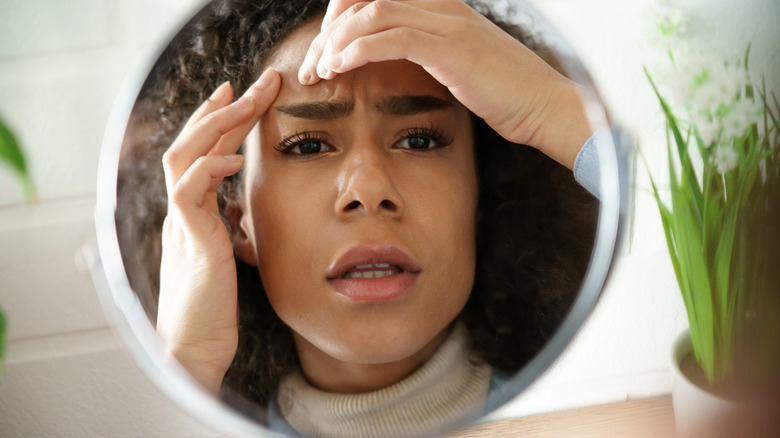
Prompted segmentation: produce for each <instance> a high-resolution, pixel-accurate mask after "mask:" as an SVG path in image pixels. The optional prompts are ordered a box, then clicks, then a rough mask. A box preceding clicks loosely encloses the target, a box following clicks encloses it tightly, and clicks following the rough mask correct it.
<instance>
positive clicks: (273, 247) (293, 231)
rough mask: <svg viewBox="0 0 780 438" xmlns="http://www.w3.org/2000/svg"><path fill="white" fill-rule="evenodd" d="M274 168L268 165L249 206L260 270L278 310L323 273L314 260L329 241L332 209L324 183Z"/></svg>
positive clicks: (269, 294) (270, 297)
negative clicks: (327, 225) (325, 240)
mask: <svg viewBox="0 0 780 438" xmlns="http://www.w3.org/2000/svg"><path fill="white" fill-rule="evenodd" d="M271 167H272V166H266V169H265V173H264V178H262V180H260V181H257V184H256V189H255V191H254V192H253V194H252V196H251V198H250V202H251V203H252V211H253V216H254V218H255V220H254V229H255V251H256V255H257V260H258V269H259V271H260V276H261V278H262V280H263V285H264V287H265V289H266V292H267V293H268V296H269V299H270V300H271V302H272V304H273V305H274V307H277V305H283V304H281V303H280V302H279V300H284V299H289V298H292V297H289V294H288V292H289V291H291V290H298V289H306V288H307V287H306V286H307V284H308V283H307V282H312V281H314V279H315V278H314V277H315V276H316V274H318V267H317V264H316V260H315V258H314V256H315V254H317V252H318V251H319V248H320V247H321V242H322V240H323V238H324V237H325V233H324V232H323V227H324V226H325V222H326V221H327V218H326V217H324V215H325V214H326V213H327V212H328V210H329V209H328V204H327V199H328V193H327V192H328V189H327V187H325V186H323V184H322V182H321V181H318V180H317V179H316V178H312V177H307V176H306V175H305V174H304V175H299V174H296V173H294V172H285V171H283V169H273V168H271ZM309 286H310V285H309ZM286 297H287V298H286Z"/></svg>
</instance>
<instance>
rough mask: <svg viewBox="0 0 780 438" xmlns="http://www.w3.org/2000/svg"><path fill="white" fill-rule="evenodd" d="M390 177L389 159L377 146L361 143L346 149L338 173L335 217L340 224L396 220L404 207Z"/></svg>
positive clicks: (391, 169) (390, 164) (391, 173)
mask: <svg viewBox="0 0 780 438" xmlns="http://www.w3.org/2000/svg"><path fill="white" fill-rule="evenodd" d="M393 174H394V170H393V166H392V163H391V156H390V154H389V153H388V152H387V151H386V150H385V149H384V148H382V147H381V146H379V145H377V144H373V143H368V142H363V143H361V144H358V145H355V146H354V147H352V148H350V150H349V152H347V153H346V154H345V158H344V161H343V163H342V165H341V169H340V172H339V178H338V196H337V199H336V205H335V209H336V215H337V216H338V217H340V218H341V219H342V220H344V221H349V220H353V219H357V218H359V217H364V216H383V217H388V218H392V219H400V217H401V215H402V213H403V207H404V205H403V199H402V197H401V194H400V192H399V190H398V188H397V186H396V179H395V177H394V175H393Z"/></svg>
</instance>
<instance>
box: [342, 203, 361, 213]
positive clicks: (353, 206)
mask: <svg viewBox="0 0 780 438" xmlns="http://www.w3.org/2000/svg"><path fill="white" fill-rule="evenodd" d="M358 208H360V201H352V202H350V203H349V204H347V206H346V207H345V208H344V211H352V210H357V209H358Z"/></svg>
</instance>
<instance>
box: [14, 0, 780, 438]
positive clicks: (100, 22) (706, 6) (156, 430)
mask: <svg viewBox="0 0 780 438" xmlns="http://www.w3.org/2000/svg"><path fill="white" fill-rule="evenodd" d="M652 1H653V0H637V1H631V2H626V1H619V0H533V1H532V3H533V4H534V5H536V6H537V7H538V8H540V9H541V10H542V11H543V12H544V13H546V14H547V15H548V17H549V19H550V21H552V22H553V24H555V25H556V26H558V27H559V28H560V29H561V31H562V32H563V34H564V35H565V36H566V37H567V38H568V40H569V42H570V43H571V44H572V45H573V46H574V47H575V48H576V49H577V51H578V52H579V53H580V54H581V56H582V59H583V61H584V63H585V64H586V66H588V67H589V68H590V70H591V73H592V75H593V76H594V78H595V80H596V83H597V85H599V87H600V88H601V92H602V93H603V96H604V98H605V100H606V102H607V103H608V106H609V108H610V110H611V115H612V116H613V118H614V120H615V121H616V122H618V123H619V124H621V125H622V126H624V127H626V128H627V129H628V130H629V131H630V132H631V133H632V134H633V135H634V136H635V137H636V139H637V142H638V144H639V146H640V147H641V148H642V149H643V150H644V151H645V154H646V155H647V157H648V159H649V160H650V162H651V164H652V165H654V166H660V163H661V160H662V157H663V149H664V147H665V144H664V140H663V130H662V129H663V123H662V119H661V117H660V115H659V113H658V110H657V104H656V102H655V101H654V99H653V96H652V94H651V91H650V89H649V87H648V86H647V84H646V80H645V79H644V76H643V74H642V70H641V66H642V63H643V62H645V60H646V59H647V56H649V55H648V54H647V48H646V47H647V40H646V38H645V36H644V35H643V34H642V29H644V23H646V22H647V20H648V13H647V8H646V7H647V6H648V5H649V4H650V3H651V2H652ZM194 3H198V0H113V1H110V2H106V1H103V0H69V1H68V2H62V1H58V0H35V1H23V0H0V116H2V117H3V119H4V120H5V121H6V122H7V123H9V124H10V125H11V126H12V127H13V128H14V129H15V131H16V133H17V135H18V136H19V138H20V140H21V142H22V144H23V145H24V147H25V148H26V150H27V153H28V156H29V158H30V166H31V168H32V173H33V178H34V180H35V182H36V185H37V187H38V191H39V197H40V201H39V202H38V203H37V204H35V205H25V204H23V203H22V197H21V192H20V190H18V189H17V187H16V182H15V181H14V180H13V179H12V178H11V177H10V176H9V175H8V172H6V171H4V170H2V171H0V188H2V189H1V190H0V248H2V250H0V306H2V307H3V308H4V310H5V313H6V315H7V317H8V322H9V330H10V331H9V339H10V345H9V346H8V351H7V357H6V370H5V376H4V377H3V379H2V380H0V435H2V436H11V437H16V436H20V437H21V436H25V437H26V436H52V435H56V436H65V437H67V436H79V437H80V436H139V437H141V436H144V437H145V436H182V437H184V436H187V437H199V436H204V437H205V436H219V435H220V434H219V433H218V432H216V431H215V429H213V428H212V427H210V426H206V425H204V424H202V423H201V422H200V421H199V420H196V419H193V418H192V417H190V416H189V415H188V414H186V413H184V412H182V411H181V410H180V409H179V408H178V407H176V406H174V405H173V404H172V403H171V402H169V401H168V400H167V399H165V398H164V397H163V396H162V395H161V394H160V392H159V391H158V390H157V389H156V388H154V387H153V385H152V384H151V383H149V380H148V379H147V378H146V377H145V376H144V375H143V374H142V373H141V372H140V371H139V370H138V367H137V366H136V365H135V363H134V362H133V360H132V359H131V358H130V357H129V356H128V354H127V353H126V352H125V351H124V349H123V347H122V346H121V345H120V344H119V343H118V342H117V341H116V339H115V338H114V335H113V334H112V332H111V330H110V327H109V323H107V321H106V320H105V317H104V316H103V313H102V310H101V308H100V305H99V302H98V298H97V294H96V292H95V290H94V286H93V285H92V282H91V280H90V278H89V276H88V274H86V273H84V272H80V271H78V270H77V269H76V264H75V262H74V259H75V254H76V252H77V250H78V248H79V247H80V246H81V245H82V244H83V243H84V242H86V241H87V240H88V239H89V238H90V237H92V236H94V233H95V231H94V225H93V222H92V208H93V206H94V203H95V181H96V169H97V162H98V154H99V145H100V142H101V138H102V134H103V128H104V125H105V123H106V120H107V118H108V113H109V111H110V108H111V105H112V101H113V99H114V96H115V95H116V93H117V91H118V89H119V86H120V83H121V81H122V79H123V75H124V74H125V73H126V72H127V71H128V69H129V68H130V65H131V63H132V62H133V61H134V60H137V59H139V58H141V57H143V56H144V55H146V54H148V53H149V51H150V50H154V44H153V43H154V42H155V41H158V40H159V39H160V38H162V37H163V36H164V35H166V34H168V33H169V32H170V31H171V28H172V26H174V23H176V22H178V21H179V20H180V19H181V14H182V13H183V11H185V10H186V9H187V7H188V5H192V4H194ZM673 4H676V5H678V6H679V7H680V8H681V9H683V10H684V11H686V12H688V14H689V15H690V16H691V22H690V24H689V28H690V30H691V31H695V32H698V34H699V35H700V37H699V38H700V39H701V40H702V41H706V45H707V47H708V48H710V49H711V50H712V51H714V52H717V53H724V54H726V55H728V56H732V57H733V56H739V55H741V54H742V51H743V49H744V44H745V42H746V41H747V40H752V41H753V52H752V53H753V55H752V60H753V62H752V67H753V68H754V72H762V71H763V72H770V73H771V72H775V74H774V75H771V74H767V76H769V77H774V78H779V77H780V75H778V74H777V72H780V68H779V65H778V62H780V61H778V60H780V53H778V46H777V44H776V43H775V42H774V40H775V39H776V31H775V29H774V26H775V25H776V23H777V22H778V18H780V3H779V2H776V1H774V0H747V1H744V0H743V1H737V0H713V1H705V0H678V1H677V2H673ZM770 55H771V56H770ZM768 60H773V61H768ZM775 89H780V88H778V87H777V84H776V86H775ZM638 174H640V178H639V180H638V183H637V184H638V185H639V187H640V189H639V190H638V192H637V193H636V195H635V205H634V213H635V214H634V220H633V223H632V224H631V229H630V240H629V243H630V244H629V245H628V246H626V247H625V248H624V250H623V252H622V253H621V254H619V255H618V258H617V260H616V267H615V269H614V271H613V274H612V276H611V278H610V279H609V280H608V283H607V286H606V288H605V291H604V294H603V298H602V299H601V301H600V302H599V304H598V306H597V308H596V309H595V311H594V313H593V315H592V317H591V318H590V319H589V321H588V322H587V323H586V325H585V326H584V327H583V329H582V331H581V332H580V333H579V334H578V336H577V337H576V338H575V341H574V343H573V344H572V345H571V347H570V348H569V349H568V350H567V351H566V353H565V354H564V356H563V357H562V358H561V359H560V360H559V361H558V362H557V363H556V364H555V365H554V366H553V367H552V368H551V369H550V370H549V372H548V373H547V374H546V375H545V376H544V377H543V378H542V379H540V380H539V381H538V382H537V383H536V384H535V385H534V386H533V387H532V388H531V389H530V390H529V391H527V392H526V393H525V394H523V395H521V396H520V397H519V398H518V399H517V400H516V401H515V402H513V403H512V404H511V405H510V406H509V407H508V408H506V409H505V410H503V411H502V412H501V413H500V414H499V415H500V416H516V415H524V414H532V413H539V412H545V411H552V410H560V409H565V408H570V407H575V406H583V405H593V404H599V403H605V402H612V401H619V400H625V399H627V398H635V397H644V396H648V395H655V394H661V393H665V392H668V391H669V388H670V381H669V373H668V371H667V364H666V360H667V352H668V348H669V344H670V341H671V339H672V338H673V337H674V336H675V335H676V334H677V333H678V332H679V331H680V330H681V329H682V328H684V327H685V326H686V325H687V323H686V320H685V315H684V311H683V309H682V304H681V300H680V298H679V297H678V291H677V287H676V285H675V282H674V275H673V272H672V270H671V266H670V264H669V262H668V261H667V256H666V254H665V244H664V243H663V236H662V232H661V229H660V226H659V221H658V218H657V214H656V211H655V207H654V205H653V201H652V200H651V198H650V197H649V196H647V193H646V190H645V188H642V187H645V185H644V184H645V182H646V178H644V177H643V176H642V171H641V167H640V169H639V171H638Z"/></svg>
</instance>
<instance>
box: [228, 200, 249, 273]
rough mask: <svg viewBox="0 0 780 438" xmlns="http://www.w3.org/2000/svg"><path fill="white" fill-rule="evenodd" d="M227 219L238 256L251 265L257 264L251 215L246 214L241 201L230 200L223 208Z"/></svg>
mask: <svg viewBox="0 0 780 438" xmlns="http://www.w3.org/2000/svg"><path fill="white" fill-rule="evenodd" d="M223 214H224V215H225V219H226V220H227V222H228V224H229V227H228V232H229V233H230V239H231V240H232V241H233V250H234V251H235V253H236V256H237V257H238V258H239V259H240V260H241V261H243V262H244V263H246V264H248V265H250V266H257V257H256V255H255V245H254V239H253V238H252V236H253V235H254V233H252V232H251V230H252V228H251V224H250V223H249V218H250V216H249V215H245V214H244V208H243V206H241V205H240V203H239V202H235V201H232V202H228V203H227V205H226V206H225V208H224V210H223Z"/></svg>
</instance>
